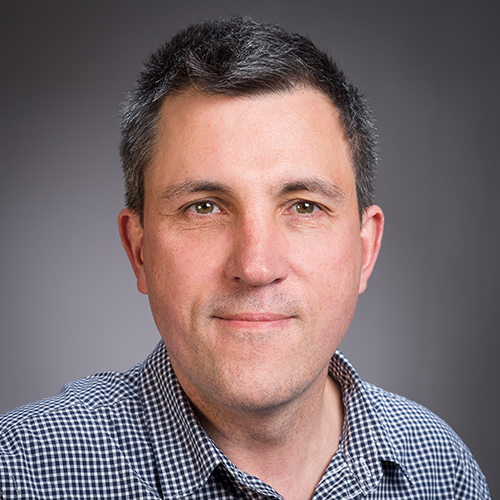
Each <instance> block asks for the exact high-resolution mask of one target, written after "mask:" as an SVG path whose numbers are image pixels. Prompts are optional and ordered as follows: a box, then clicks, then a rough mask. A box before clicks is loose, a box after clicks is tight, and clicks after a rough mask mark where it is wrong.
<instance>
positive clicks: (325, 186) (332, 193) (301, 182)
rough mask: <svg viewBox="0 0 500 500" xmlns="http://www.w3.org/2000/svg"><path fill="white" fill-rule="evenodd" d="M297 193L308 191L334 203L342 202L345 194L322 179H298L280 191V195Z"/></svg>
mask: <svg viewBox="0 0 500 500" xmlns="http://www.w3.org/2000/svg"><path fill="white" fill-rule="evenodd" d="M296 191H308V192H310V193H316V194H321V195H323V196H325V197H327V198H330V199H331V200H333V201H337V202H338V201H342V200H343V199H344V193H343V192H342V190H341V189H340V188H339V187H338V186H337V185H335V184H333V183H330V182H326V181H323V180H320V179H314V178H313V179H298V180H295V181H291V182H287V183H286V184H285V185H284V186H283V187H282V188H281V190H280V195H284V194H288V193H294V192H296Z"/></svg>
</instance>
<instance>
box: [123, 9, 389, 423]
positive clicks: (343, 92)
mask: <svg viewBox="0 0 500 500" xmlns="http://www.w3.org/2000/svg"><path fill="white" fill-rule="evenodd" d="M126 109H127V111H126V112H125V115H124V116H125V124H124V129H123V132H124V139H123V142H122V155H123V158H124V163H125V172H126V177H127V184H128V188H127V189H128V195H127V196H128V201H127V203H128V205H129V206H128V207H127V208H125V209H123V210H122V212H121V213H120V216H119V226H120V234H121V237H122V241H123V244H124V247H125V249H126V251H127V254H128V256H129V259H130V261H131V263H132V266H133V268H134V272H135V274H136V276H137V283H138V288H139V290H140V291H141V292H142V293H145V294H148V296H149V302H150V305H151V310H152V312H153V316H154V318H155V322H156V324H157V326H158V330H159V332H160V334H161V336H162V337H163V340H164V342H165V345H166V347H167V350H168V352H169V355H170V359H171V361H172V366H173V367H174V370H175V372H176V374H177V377H178V379H179V381H180V383H181V385H182V387H183V388H184V390H185V392H186V394H187V395H188V397H189V398H190V400H191V402H192V403H194V405H195V406H196V407H197V408H198V409H199V408H200V407H203V408H205V411H202V413H204V414H206V413H207V412H208V410H207V409H210V408H211V409H213V408H214V407H216V408H218V409H219V410H221V411H222V409H223V408H224V409H226V410H227V408H232V409H233V410H235V411H238V412H241V411H252V412H255V411H257V412H259V411H263V410H265V409H267V410H271V409H278V408H282V407H283V405H285V404H287V403H290V404H292V403H295V402H298V401H304V398H305V397H306V396H311V397H312V395H313V394H316V395H317V394H318V392H317V391H320V392H321V387H322V385H323V386H324V384H325V381H326V380H327V374H328V364H329V360H330V357H331V356H332V355H333V352H334V351H335V349H336V348H337V347H338V345H339V344H340V342H341V340H342V338H343V337H344V335H345V333H346V331H347V329H348V327H349V324H350V321H351V318H352V315H353V314H354V309H355V306H356V302H357V297H358V294H359V293H362V292H363V291H364V289H365V287H366V283H367V280H368V277H369V276H370V273H371V270H372V269H373V266H374V263H375V260H376V257H377V253H378V249H379V247H380V240H381V235H382V228H383V216H382V212H381V210H380V209H379V208H378V207H376V206H374V205H372V203H371V201H372V200H371V197H372V194H371V193H372V188H371V185H372V181H373V165H374V161H375V160H374V144H373V129H372V127H371V125H370V123H371V122H370V121H369V119H368V111H367V109H366V107H365V104H364V101H363V100H362V99H361V97H360V96H359V94H358V92H357V91H356V90H355V89H354V88H353V87H352V86H351V85H350V84H348V83H347V82H346V80H345V78H344V77H343V75H342V74H341V73H340V72H339V71H338V70H337V69H336V68H335V66H334V65H333V64H332V63H331V62H330V61H329V60H328V58H327V57H326V56H325V55H324V54H322V53H321V52H319V51H317V50H316V49H315V48H314V46H313V45H312V44H311V43H310V42H309V41H308V40H307V39H304V38H302V37H299V36H297V35H291V34H289V33H287V32H286V31H284V30H282V29H281V28H279V27H274V26H268V25H262V24H259V23H256V22H254V21H252V20H248V19H239V18H236V19H231V20H229V21H215V22H213V23H204V24H202V25H197V26H194V27H191V28H188V29H186V30H185V31H183V32H182V33H181V34H180V35H178V36H177V37H174V38H173V39H172V40H171V42H169V44H167V45H166V46H164V47H162V48H161V49H160V50H159V51H158V52H157V53H156V54H154V55H153V56H152V58H151V60H150V62H149V64H148V66H147V68H146V69H145V70H144V71H143V74H142V76H141V79H140V81H139V84H138V87H137V89H136V90H135V92H134V93H133V94H132V96H131V98H130V100H129V102H128V104H127V108H126ZM368 159H369V160H368ZM360 214H361V223H360ZM313 388H314V390H313Z"/></svg>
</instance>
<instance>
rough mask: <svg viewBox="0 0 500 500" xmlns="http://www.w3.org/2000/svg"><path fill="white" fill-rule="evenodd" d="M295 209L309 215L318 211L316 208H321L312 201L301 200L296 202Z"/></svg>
mask: <svg viewBox="0 0 500 500" xmlns="http://www.w3.org/2000/svg"><path fill="white" fill-rule="evenodd" d="M294 209H295V211H296V212H297V213H299V214H302V215H308V214H312V213H313V212H316V210H319V207H318V205H316V204H315V203H311V202H310V201H299V202H298V203H295V205H294Z"/></svg>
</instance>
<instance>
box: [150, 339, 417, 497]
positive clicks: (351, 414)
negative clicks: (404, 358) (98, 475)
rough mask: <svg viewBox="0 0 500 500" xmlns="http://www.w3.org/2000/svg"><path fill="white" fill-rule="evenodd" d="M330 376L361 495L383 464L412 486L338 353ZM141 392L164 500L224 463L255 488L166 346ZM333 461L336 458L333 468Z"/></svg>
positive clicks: (192, 487)
mask: <svg viewBox="0 0 500 500" xmlns="http://www.w3.org/2000/svg"><path fill="white" fill-rule="evenodd" d="M329 372H330V375H331V376H332V377H333V378H334V379H335V380H337V381H338V382H339V384H340V385H341V388H342V394H343V403H344V410H345V411H344V425H343V430H342V435H341V439H340V444H339V451H340V452H341V453H342V455H343V459H344V460H345V462H346V463H347V465H348V467H349V469H350V472H351V474H352V475H353V476H354V478H355V480H356V482H357V485H358V487H359V488H360V490H361V491H362V492H363V493H367V492H368V491H371V490H372V489H374V488H375V487H376V486H377V484H378V483H379V481H380V479H381V478H382V475H383V468H382V463H381V462H382V461H389V462H394V463H396V464H398V465H399V467H401V469H402V470H403V472H404V474H405V475H406V476H407V477H408V478H409V479H410V482H411V478H410V476H409V474H408V473H407V471H406V469H405V467H404V466H403V464H402V463H401V460H400V458H399V456H398V453H397V451H396V449H395V447H394V446H393V444H392V442H391V439H390V435H389V433H388V430H387V428H386V427H385V426H384V425H383V423H382V422H381V420H380V419H379V418H378V416H377V414H376V411H375V409H374V407H373V404H372V402H371V400H370V398H369V395H368V394H367V391H366V389H365V386H364V383H363V382H362V381H361V380H360V378H359V376H358V374H357V373H356V371H355V370H354V368H353V367H352V365H351V364H350V363H349V361H347V359H346V358H345V357H344V356H343V355H342V354H341V353H340V352H339V351H337V352H336V353H335V355H334V356H333V358H332V360H331V362H330V369H329ZM140 391H141V398H142V402H143V406H144V413H145V417H146V426H147V428H148V432H149V437H150V441H151V444H152V449H153V453H154V457H155V461H156V468H157V471H158V476H159V481H160V485H161V489H162V492H163V494H164V496H165V497H169V498H180V497H183V496H185V495H188V494H190V493H192V492H194V491H196V490H197V489H198V488H200V487H201V486H202V485H203V484H205V482H206V481H207V480H208V478H209V476H210V475H211V474H212V472H213V471H214V469H215V468H216V467H217V466H218V465H219V464H223V465H225V467H226V469H227V470H228V471H229V472H231V473H232V474H233V476H234V477H236V478H237V479H238V480H240V481H241V482H243V483H244V484H247V486H254V487H255V486H256V484H252V478H251V476H248V475H247V474H245V473H243V472H242V471H240V470H239V469H238V468H237V467H236V466H234V465H233V464H232V463H231V462H230V461H229V460H228V459H227V457H226V456H225V455H224V454H223V453H222V451H221V450H220V449H219V448H218V446H217V445H216V444H215V443H214V441H212V439H211V438H210V437H209V436H208V435H207V434H206V432H205V431H204V429H203V428H202V427H201V425H200V423H199V422H198V419H197V418H196V416H195V414H194V413H193V410H192V409H191V406H190V405H189V402H188V400H187V398H186V395H185V394H184V391H183V390H182V388H181V387H180V384H179V382H178V380H177V377H176V376H175V373H174V370H173V368H172V365H171V363H170V359H169V356H168V354H167V351H166V349H165V345H164V343H163V341H160V343H159V344H158V346H157V347H156V349H155V350H154V351H153V353H152V354H151V355H150V356H149V358H148V359H147V360H146V361H145V363H144V365H143V370H142V374H141V387H140ZM334 461H335V457H334V459H333V460H332V464H333V462H334ZM327 473H328V470H327ZM249 482H250V484H249ZM258 482H259V483H260V484H261V485H263V483H261V482H260V481H258ZM259 489H261V488H259Z"/></svg>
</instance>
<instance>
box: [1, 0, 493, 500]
mask: <svg viewBox="0 0 500 500" xmlns="http://www.w3.org/2000/svg"><path fill="white" fill-rule="evenodd" d="M229 13H240V14H250V15H252V16H254V17H257V18H259V19H263V20H267V21H276V22H279V23H281V24H283V25H285V26H286V27H288V28H289V29H291V30H295V31H299V32H301V33H303V34H308V35H309V36H310V37H311V38H312V40H313V41H314V42H315V43H316V44H317V45H318V46H320V47H322V48H326V49H327V50H328V51H329V52H330V53H331V54H332V55H333V56H334V57H335V58H336V59H337V60H338V61H339V62H340V65H341V66H342V67H343V68H344V69H345V70H346V71H347V73H348V74H349V75H350V76H351V78H352V79H353V80H354V81H355V82H357V83H358V84H360V86H361V88H362V89H363V91H364V92H365V93H366V94H367V95H368V96H369V98H370V102H371V105H372V107H373V109H374V111H375V114H376V116H377V118H378V129H379V133H380V139H381V146H382V155H381V156H382V159H381V162H380V171H379V181H378V189H377V201H378V203H379V204H380V205H381V206H382V207H383V209H384V211H385V214H386V218H387V221H386V234H385V239H384V244H383V248H382V253H381V256H380V259H379V263H378V266H377V267H376V269H375V272H374V275H373V277H372V279H371V281H370V284H369V288H368V291H367V292H366V293H365V295H363V296H362V297H361V299H360V302H359V307H358V311H357V316H356V317H355V320H354V322H353V324H352V327H351V329H350V331H349V332H348V335H347V338H346V340H345V341H344V342H343V344H342V346H341V349H342V350H343V352H344V353H345V354H346V355H347V356H348V357H349V359H350V360H351V361H352V362H353V363H354V365H355V366H356V368H357V370H358V371H359V373H360V375H361V376H362V377H363V378H364V379H365V380H368V381H371V382H373V383H375V384H377V385H380V386H382V387H384V388H386V389H389V390H391V391H394V392H397V393H400V394H403V395H405V396H407V397H409V398H411V399H414V400H416V401H418V402H420V403H423V404H424V405H426V406H427V407H429V408H430V409H431V410H433V411H434V412H435V413H437V414H438V415H440V416H441V417H443V418H444V419H445V420H446V421H448V422H449V423H450V424H451V425H452V427H454V428H455V430H456V431H457V432H458V433H459V434H460V435H461V436H462V438H463V439H464V441H465V442H466V443H467V444H468V445H469V447H470V448H471V450H472V452H473V453H474V454H475V456H476V457H477V460H478V461H479V463H480V465H481V467H482V468H483V470H484V472H485V473H486V476H487V478H488V480H489V483H490V486H491V492H492V496H493V498H494V497H495V496H500V481H499V477H498V469H499V466H500V460H499V458H498V456H499V454H498V450H499V449H500V431H499V423H500V404H499V403H500V401H499V400H500V394H499V389H498V384H499V382H500V377H499V363H498V355H499V349H500V340H499V334H498V333H499V326H498V319H497V318H498V313H499V310H500V303H499V299H500V293H499V291H498V286H499V281H500V222H499V221H500V194H499V193H500V168H499V149H500V148H499V146H500V96H499V92H500V68H499V63H500V53H499V52H500V50H499V44H500V3H498V2H494V1H476V2H472V1H471V2H468V1H457V0H453V1H451V0H448V1H446V0H445V1H435V0H423V1H422V0H420V1H418V2H416V1H405V2H402V1H398V0H393V1H376V0H367V1H358V0H344V1H335V0H307V1H305V0H301V1H293V0H281V1H280V0H265V1H262V0H253V1H245V0H233V1H230V0H216V1H211V2H209V1H202V0H183V1H182V2H180V1H179V2H176V1H173V0H171V1H169V0H163V1H160V0H142V1H139V0H137V1H124V0H111V1H107V0H104V1H99V2H97V1H89V0H85V1H67V0H61V1H51V0H49V1H44V2H41V1H38V2H35V1H26V0H23V1H21V2H17V3H14V2H3V5H2V7H1V8H0V19H1V20H0V23H1V24H0V51H1V60H0V71H1V79H0V103H1V108H0V109H1V112H0V127H1V128H0V132H1V133H0V141H1V145H0V168H1V177H0V203H1V210H0V214H1V215H0V235H1V245H0V262H1V267H0V269H1V270H0V287H1V288H0V294H1V301H0V335H1V337H0V412H3V411H7V410H10V409H11V408H14V407H15V406H18V405H21V404H24V403H28V402H30V401H32V400H35V399H39V398H42V397H45V396H49V395H51V394H53V393H55V392H57V391H58V390H59V388H60V387H61V386H62V385H63V384H64V383H65V382H67V381H69V380H72V379H76V378H80V377H83V376H85V375H87V374H89V373H92V372H96V371H101V370H105V369H116V370H126V369H127V368H129V367H130V366H132V365H133V364H135V363H136V362H139V361H141V360H142V359H143V358H144V357H145V356H146V355H147V354H148V353H149V352H150V351H151V350H152V349H153V347H154V346H155V344H156V343H157V341H158V340H159V335H158V333H157V332H156V330H155V326H154V324H153V321H152V318H151V315H150V312H149V307H148V303H147V298H146V297H144V296H142V295H140V294H139V293H138V292H137V291H136V288H135V280H134V277H133V273H132V271H131V269H130V268H129V264H128V261H127V258H126V255H125V252H124V251H123V250H122V248H121V244H120V241H119V237H118V231H117V226H116V216H117V215H118V212H119V210H120V209H121V207H122V182H121V172H120V166H119V159H118V153H117V142H118V110H119V106H120V102H121V101H122V100H123V98H124V95H125V93H126V92H127V91H128V90H129V89H130V88H131V86H132V84H133V81H134V79H135V77H136V75H137V72H138V70H139V68H140V62H141V61H142V60H144V58H145V57H146V54H147V53H148V52H149V51H151V50H153V49H154V48H156V46H157V45H158V44H159V43H161V42H162V41H163V40H164V38H165V37H166V36H168V35H169V34H171V33H172V32H173V31H175V30H177V29H179V28H180V27H182V26H184V25H186V24H188V23H190V22H192V21H195V20H199V19H200V18H204V17H213V16H217V15H225V14H229Z"/></svg>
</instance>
